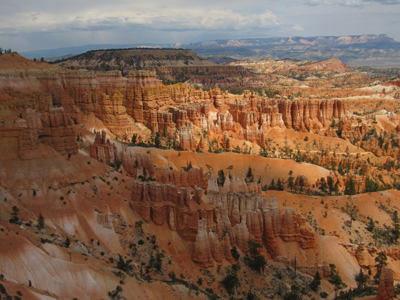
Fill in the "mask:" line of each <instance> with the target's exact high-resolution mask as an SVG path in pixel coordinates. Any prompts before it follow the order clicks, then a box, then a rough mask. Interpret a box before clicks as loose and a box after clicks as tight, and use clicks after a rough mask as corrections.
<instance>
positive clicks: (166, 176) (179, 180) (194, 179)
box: [155, 165, 208, 189]
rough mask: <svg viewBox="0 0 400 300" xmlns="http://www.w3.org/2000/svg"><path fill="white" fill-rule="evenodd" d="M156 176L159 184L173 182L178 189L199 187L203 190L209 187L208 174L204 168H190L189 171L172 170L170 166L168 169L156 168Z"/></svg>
mask: <svg viewBox="0 0 400 300" xmlns="http://www.w3.org/2000/svg"><path fill="white" fill-rule="evenodd" d="M155 175H156V180H157V182H160V183H168V182H171V183H173V184H175V185H177V186H178V187H192V188H194V187H195V186H198V187H200V188H202V189H207V187H208V179H207V178H208V174H207V173H206V172H204V170H203V168H190V169H189V171H187V172H186V171H184V170H183V169H181V170H180V171H175V170H170V169H169V168H168V165H167V166H166V168H156V169H155Z"/></svg>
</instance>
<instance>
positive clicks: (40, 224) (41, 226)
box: [37, 214, 44, 229]
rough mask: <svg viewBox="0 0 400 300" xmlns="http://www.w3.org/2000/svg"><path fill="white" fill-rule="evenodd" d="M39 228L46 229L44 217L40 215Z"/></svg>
mask: <svg viewBox="0 0 400 300" xmlns="http://www.w3.org/2000/svg"><path fill="white" fill-rule="evenodd" d="M37 222H38V223H37V228H39V229H43V228H44V217H43V216H42V214H39V217H38V221H37Z"/></svg>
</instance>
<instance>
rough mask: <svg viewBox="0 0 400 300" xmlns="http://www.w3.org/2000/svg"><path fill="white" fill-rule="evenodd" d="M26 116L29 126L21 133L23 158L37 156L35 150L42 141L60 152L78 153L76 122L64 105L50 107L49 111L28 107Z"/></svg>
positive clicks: (20, 152) (21, 155) (20, 150)
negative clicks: (40, 111)
mask: <svg viewBox="0 0 400 300" xmlns="http://www.w3.org/2000/svg"><path fill="white" fill-rule="evenodd" d="M26 118H27V120H26V126H27V127H26V129H25V130H23V131H22V132H21V134H20V135H19V156H20V158H21V159H33V158H35V151H34V150H37V149H38V148H39V144H40V143H43V144H47V145H49V146H51V147H53V148H54V149H55V150H56V151H57V152H59V153H60V154H66V153H69V154H75V153H78V146H77V144H76V133H75V129H74V127H73V124H74V122H73V121H72V119H71V118H70V116H69V115H68V114H65V113H64V109H63V108H62V107H60V108H50V110H49V112H48V113H38V112H36V111H35V110H31V109H27V110H26ZM36 154H37V153H36Z"/></svg>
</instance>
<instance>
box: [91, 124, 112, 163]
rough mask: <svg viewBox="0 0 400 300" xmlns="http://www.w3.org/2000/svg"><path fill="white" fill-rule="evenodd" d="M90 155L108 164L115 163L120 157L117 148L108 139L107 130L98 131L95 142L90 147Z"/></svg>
mask: <svg viewBox="0 0 400 300" xmlns="http://www.w3.org/2000/svg"><path fill="white" fill-rule="evenodd" d="M89 153H90V157H92V158H94V159H97V160H98V161H101V162H104V163H106V164H107V165H109V164H111V163H112V164H115V163H116V162H117V158H118V151H117V148H116V147H115V146H114V145H113V144H111V142H110V140H108V139H107V134H106V132H105V131H102V132H101V134H100V132H97V133H96V138H95V140H94V143H93V144H91V145H90V147H89Z"/></svg>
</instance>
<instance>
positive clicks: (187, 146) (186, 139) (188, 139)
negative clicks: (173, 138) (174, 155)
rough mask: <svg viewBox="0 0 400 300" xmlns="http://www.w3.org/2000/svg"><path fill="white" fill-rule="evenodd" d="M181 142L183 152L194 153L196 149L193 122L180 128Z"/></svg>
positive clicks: (180, 146)
mask: <svg viewBox="0 0 400 300" xmlns="http://www.w3.org/2000/svg"><path fill="white" fill-rule="evenodd" d="M179 140H180V145H179V148H180V149H181V150H192V151H194V150H195V149H196V144H195V141H194V134H193V124H192V122H188V124H187V126H185V127H181V128H179Z"/></svg>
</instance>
